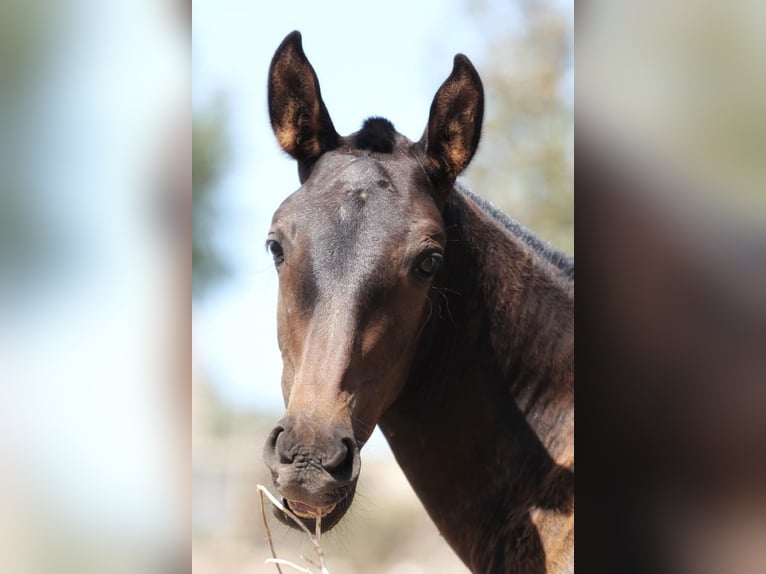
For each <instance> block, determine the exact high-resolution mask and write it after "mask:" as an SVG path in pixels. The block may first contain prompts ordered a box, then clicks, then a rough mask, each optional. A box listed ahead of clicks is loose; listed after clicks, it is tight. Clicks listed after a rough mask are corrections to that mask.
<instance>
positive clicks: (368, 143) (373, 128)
mask: <svg viewBox="0 0 766 574" xmlns="http://www.w3.org/2000/svg"><path fill="white" fill-rule="evenodd" d="M395 139H396V129H394V124H392V123H391V122H390V121H388V120H387V119H386V118H379V117H373V118H367V119H366V120H365V121H364V125H363V126H362V129H361V130H360V131H359V132H357V134H356V135H355V136H354V146H355V147H357V148H358V149H365V150H369V151H372V152H377V153H391V152H392V151H394V143H395Z"/></svg>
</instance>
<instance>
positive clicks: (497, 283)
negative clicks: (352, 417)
mask: <svg viewBox="0 0 766 574" xmlns="http://www.w3.org/2000/svg"><path fill="white" fill-rule="evenodd" d="M444 219H445V224H446V227H447V232H448V244H447V253H446V265H445V269H444V273H443V275H442V276H441V277H440V283H439V284H436V285H435V286H434V288H433V289H432V293H431V295H430V297H429V299H430V301H431V303H432V306H433V309H432V315H431V318H430V319H429V321H428V324H427V326H426V328H425V329H424V332H423V335H422V336H421V340H420V344H419V349H418V351H417V355H416V358H415V362H414V365H413V368H412V371H411V374H410V377H409V380H408V382H407V384H406V386H405V388H404V390H403V391H402V394H401V396H400V397H399V398H398V400H397V401H396V402H395V403H394V404H393V405H392V406H391V407H390V408H389V410H388V411H387V412H386V414H385V415H384V417H383V419H382V420H381V428H382V430H383V432H384V434H385V436H386V438H387V439H388V441H389V443H390V445H391V447H392V450H393V452H394V455H395V456H396V458H397V460H398V461H399V463H400V465H401V467H402V469H403V470H404V472H405V474H406V475H407V477H408V479H409V481H410V483H411V484H412V486H413V488H414V489H415V491H416V493H417V494H418V496H419V497H420V498H421V500H422V501H423V503H424V505H425V507H426V509H427V510H428V512H429V514H430V515H431V517H432V519H433V520H434V521H435V522H436V524H437V526H438V527H439V529H440V531H441V532H442V534H443V535H444V536H445V538H447V540H448V542H449V543H450V544H451V545H452V546H453V548H454V549H455V550H456V551H457V552H458V554H459V555H460V556H461V558H462V559H463V560H464V561H465V562H466V563H467V564H469V565H473V566H472V567H474V568H476V569H478V570H484V571H487V570H486V567H487V564H489V563H488V562H487V561H486V560H488V558H487V556H486V554H487V553H488V552H489V551H488V550H487V548H490V547H492V540H495V546H496V547H498V548H499V547H500V546H502V542H503V541H506V542H507V541H508V540H509V539H510V537H513V538H514V539H526V540H528V541H529V544H527V545H526V546H525V548H526V549H527V551H528V550H529V548H530V547H535V548H537V547H538V546H539V547H540V548H542V544H543V542H541V541H540V540H539V539H538V538H535V536H536V534H535V532H536V531H534V527H533V525H532V522H531V518H530V512H529V511H530V510H532V509H534V508H545V509H556V511H561V512H564V513H568V511H569V507H570V505H571V504H572V496H573V482H574V481H573V472H572V471H571V470H570V467H573V464H574V463H573V450H572V448H573V446H572V443H573V432H574V431H573V424H574V419H573V352H574V319H573V309H572V307H573V306H572V297H573V292H572V291H573V287H572V283H571V281H569V280H567V279H566V277H565V273H564V272H562V270H561V269H560V268H559V267H557V266H556V265H555V264H554V263H552V262H551V261H549V260H548V259H546V258H545V257H544V255H543V254H541V253H539V252H538V251H537V250H535V249H534V247H533V246H532V245H530V243H529V242H528V241H525V238H523V237H520V236H518V235H517V234H514V233H512V232H511V231H509V230H508V229H507V228H506V227H504V226H502V225H500V224H498V222H497V221H496V220H495V219H494V218H493V217H492V216H490V215H489V214H488V213H487V212H486V211H484V210H483V209H482V208H481V207H480V206H479V205H478V204H477V203H476V202H475V201H474V200H473V199H471V198H470V197H469V196H466V195H464V194H461V193H453V194H452V195H451V198H450V200H449V201H448V203H447V205H446V206H445V210H444ZM509 517H514V518H512V519H511V518H509ZM498 525H500V526H502V528H499V527H498ZM530 545H531V546H530ZM538 554H541V555H542V556H543V557H544V556H545V553H544V552H538ZM516 559H518V556H516ZM491 560H495V561H497V560H499V559H498V558H497V556H496V555H495V556H494V557H493V558H491ZM508 560H510V558H508ZM493 564H495V566H493V571H495V570H494V568H495V567H499V566H498V564H499V563H497V562H494V563H493ZM498 571H501V570H498Z"/></svg>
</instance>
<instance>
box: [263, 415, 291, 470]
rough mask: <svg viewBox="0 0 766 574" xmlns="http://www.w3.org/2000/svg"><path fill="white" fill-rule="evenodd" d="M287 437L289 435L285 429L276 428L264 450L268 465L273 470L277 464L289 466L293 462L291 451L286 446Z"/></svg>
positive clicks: (270, 434) (267, 440)
mask: <svg viewBox="0 0 766 574" xmlns="http://www.w3.org/2000/svg"><path fill="white" fill-rule="evenodd" d="M286 435H287V433H286V432H285V429H284V427H282V426H276V427H274V429H273V430H272V431H271V432H270V433H269V436H268V438H267V439H266V444H265V445H264V448H263V455H264V456H263V457H264V459H265V461H266V464H267V465H268V466H269V467H271V468H272V470H273V469H274V465H276V464H277V463H279V464H289V463H291V462H292V459H291V458H290V451H289V449H288V448H287V447H286V445H285V439H286Z"/></svg>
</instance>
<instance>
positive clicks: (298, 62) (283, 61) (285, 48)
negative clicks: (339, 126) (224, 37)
mask: <svg viewBox="0 0 766 574" xmlns="http://www.w3.org/2000/svg"><path fill="white" fill-rule="evenodd" d="M268 98H269V115H270V116H271V127H272V128H273V130H274V134H275V135H276V136H277V141H278V142H279V145H280V146H281V147H282V149H283V150H285V151H286V152H287V153H289V154H290V155H291V156H293V158H295V159H296V160H298V161H299V162H300V163H302V164H304V165H302V166H300V167H301V168H305V167H306V165H309V166H310V165H311V164H313V162H314V161H315V160H316V159H317V158H318V157H319V156H320V155H322V154H323V153H324V152H326V151H329V150H331V149H334V148H336V147H338V145H339V139H340V137H339V136H338V133H337V132H336V131H335V127H334V126H333V125H332V120H331V119H330V114H328V113H327V108H326V107H325V104H324V102H323V101H322V94H321V92H320V91H319V80H317V77H316V73H315V72H314V68H312V67H311V64H310V63H309V61H308V59H307V58H306V54H304V52H303V46H302V45H301V34H300V32H298V31H295V32H291V33H290V34H288V35H287V37H286V38H285V39H284V40H283V41H282V43H281V44H280V45H279V48H277V51H276V52H275V53H274V57H273V58H272V60H271V66H270V68H269V96H268Z"/></svg>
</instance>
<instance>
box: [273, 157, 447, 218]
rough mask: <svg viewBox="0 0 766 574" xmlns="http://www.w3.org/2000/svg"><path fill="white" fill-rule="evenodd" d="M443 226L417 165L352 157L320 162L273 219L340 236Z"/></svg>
mask: <svg viewBox="0 0 766 574" xmlns="http://www.w3.org/2000/svg"><path fill="white" fill-rule="evenodd" d="M439 220H440V218H439V214H438V212H437V211H436V208H435V204H434V202H433V200H432V199H431V196H430V194H429V192H428V181H427V177H426V174H425V172H424V171H423V169H422V168H421V167H420V164H419V163H418V162H417V160H416V159H414V158H412V157H406V156H405V157H402V156H401V155H399V154H397V156H386V157H384V158H380V157H374V156H371V155H369V154H366V153H354V152H331V153H327V154H325V155H324V156H322V158H320V160H319V161H318V162H317V164H316V165H315V166H314V169H313V171H312V173H311V177H309V179H308V180H307V181H306V183H305V184H304V185H303V186H302V187H301V188H300V189H299V190H298V191H296V192H295V193H293V194H292V195H291V196H290V197H288V198H287V199H286V200H285V202H284V203H283V204H282V205H281V206H280V208H279V209H278V210H277V212H276V213H275V214H274V223H275V224H280V223H285V222H287V221H291V222H293V223H296V224H302V225H303V226H305V225H307V224H311V225H309V227H311V228H314V227H318V226H321V227H323V228H325V229H329V230H336V231H342V230H344V229H346V230H347V229H348V228H350V227H354V228H357V229H358V230H360V231H361V230H362V229H366V230H367V231H373V230H375V229H376V228H380V229H381V230H382V229H385V228H388V229H396V228H401V227H411V226H412V225H422V226H429V225H430V226H432V227H433V226H434V225H436V224H437V223H438V222H439ZM320 224H321V225H320Z"/></svg>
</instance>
